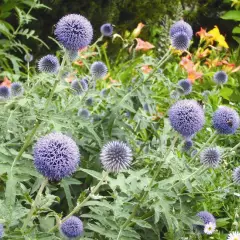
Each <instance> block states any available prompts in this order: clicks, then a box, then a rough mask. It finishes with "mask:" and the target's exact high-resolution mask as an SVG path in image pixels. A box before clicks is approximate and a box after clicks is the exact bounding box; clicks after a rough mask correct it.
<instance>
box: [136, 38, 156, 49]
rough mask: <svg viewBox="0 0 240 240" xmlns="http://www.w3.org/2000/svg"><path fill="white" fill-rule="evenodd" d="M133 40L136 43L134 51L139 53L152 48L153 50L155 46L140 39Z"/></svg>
mask: <svg viewBox="0 0 240 240" xmlns="http://www.w3.org/2000/svg"><path fill="white" fill-rule="evenodd" d="M135 39H136V41H137V46H136V48H135V50H136V51H140V50H143V51H148V50H150V49H152V48H155V46H153V45H152V44H151V43H150V42H145V41H143V40H142V39H140V38H135Z"/></svg>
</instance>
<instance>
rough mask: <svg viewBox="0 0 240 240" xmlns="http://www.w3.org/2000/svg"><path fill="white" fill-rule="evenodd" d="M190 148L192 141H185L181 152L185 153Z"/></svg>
mask: <svg viewBox="0 0 240 240" xmlns="http://www.w3.org/2000/svg"><path fill="white" fill-rule="evenodd" d="M192 146H193V141H192V140H191V139H187V140H186V141H185V143H184V145H183V150H184V151H186V152H187V151H189V150H190V149H191V147H192Z"/></svg>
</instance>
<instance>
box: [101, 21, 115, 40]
mask: <svg viewBox="0 0 240 240" xmlns="http://www.w3.org/2000/svg"><path fill="white" fill-rule="evenodd" d="M100 31H101V33H102V35H103V36H105V37H110V36H111V35H112V34H113V26H112V24H111V23H105V24H103V25H102V26H101V28H100Z"/></svg>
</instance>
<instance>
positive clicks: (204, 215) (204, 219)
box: [195, 211, 216, 233]
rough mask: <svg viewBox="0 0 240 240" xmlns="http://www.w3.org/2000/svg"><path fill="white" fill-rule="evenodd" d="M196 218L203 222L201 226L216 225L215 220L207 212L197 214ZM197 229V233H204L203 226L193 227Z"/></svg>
mask: <svg viewBox="0 0 240 240" xmlns="http://www.w3.org/2000/svg"><path fill="white" fill-rule="evenodd" d="M197 216H198V217H199V218H200V220H201V221H202V222H203V225H206V224H208V223H210V222H211V223H213V224H216V219H215V217H214V216H213V215H212V214H211V213H209V212H207V211H201V212H199V213H198V214H197ZM195 227H196V228H197V230H198V231H200V232H201V233H204V226H202V225H196V226H195Z"/></svg>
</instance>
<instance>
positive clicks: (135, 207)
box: [117, 136, 178, 240]
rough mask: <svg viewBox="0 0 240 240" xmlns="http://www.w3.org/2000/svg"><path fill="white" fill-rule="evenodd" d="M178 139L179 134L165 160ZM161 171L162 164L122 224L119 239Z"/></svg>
mask: <svg viewBox="0 0 240 240" xmlns="http://www.w3.org/2000/svg"><path fill="white" fill-rule="evenodd" d="M177 139H178V136H177V137H175V138H174V140H173V142H172V144H171V146H170V147H169V149H168V151H167V152H166V154H165V157H164V159H163V162H165V160H166V159H167V158H168V156H169V154H170V153H171V151H172V150H173V149H174V146H175V143H176V141H177ZM160 171H161V165H160V164H159V166H158V168H157V170H156V171H155V173H154V175H153V178H152V180H151V182H150V184H149V185H148V189H147V191H145V193H144V194H143V196H142V197H141V199H140V200H139V203H138V204H136V205H135V206H134V208H133V211H132V213H131V215H130V216H129V217H128V219H127V220H126V221H125V223H124V224H123V225H122V227H121V228H120V231H119V233H118V237H117V240H119V239H120V237H121V235H122V231H123V230H124V229H125V228H126V227H127V226H128V225H129V223H130V222H131V220H132V219H133V218H134V217H135V215H136V213H137V211H138V209H139V207H140V206H141V204H142V203H143V202H144V200H145V199H146V197H147V195H148V192H149V191H150V190H151V188H152V186H153V185H154V182H155V180H156V178H157V176H158V175H159V172H160Z"/></svg>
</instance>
